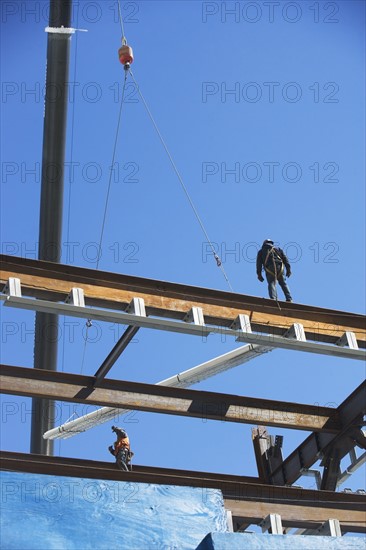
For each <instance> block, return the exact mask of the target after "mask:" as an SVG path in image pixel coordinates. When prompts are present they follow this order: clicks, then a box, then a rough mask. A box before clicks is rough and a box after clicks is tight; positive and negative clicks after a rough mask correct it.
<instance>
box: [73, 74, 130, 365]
mask: <svg viewBox="0 0 366 550" xmlns="http://www.w3.org/2000/svg"><path fill="white" fill-rule="evenodd" d="M127 72H128V71H125V79H124V82H123V88H122V96H121V104H120V108H119V114H118V119H117V127H116V133H115V138H114V145H113V152H112V162H111V166H110V170H109V181H108V187H107V194H106V198H105V203H104V213H103V220H102V227H101V231H100V238H99V245H98V249H97V261H96V267H95V269H98V268H99V261H100V258H101V256H102V243H103V236H104V229H105V222H106V219H107V210H108V204H109V196H110V192H111V184H112V175H113V167H114V161H115V157H116V150H117V142H118V136H119V129H120V125H121V118H122V107H123V103H124V97H125V90H126V80H127ZM85 326H86V332H85V337H84V349H83V356H82V360H81V369H80V370H81V372H80V374H82V373H83V368H84V363H85V354H86V345H87V342H88V335H89V329H90V327H91V326H92V321H91V319H88V320H87V321H86V323H85Z"/></svg>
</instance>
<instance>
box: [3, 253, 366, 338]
mask: <svg viewBox="0 0 366 550" xmlns="http://www.w3.org/2000/svg"><path fill="white" fill-rule="evenodd" d="M0 262H1V271H0V283H3V284H6V282H7V281H8V279H9V278H11V277H15V278H19V279H20V280H21V284H22V292H23V294H24V295H27V296H32V297H35V298H39V299H46V300H50V301H57V300H59V301H65V298H66V296H67V295H68V294H69V292H70V289H71V288H73V287H78V288H82V289H83V291H84V294H85V299H86V303H87V305H89V306H93V307H103V308H106V309H117V308H118V309H119V310H121V309H122V310H123V309H125V308H126V307H127V305H128V304H129V303H130V302H131V300H132V299H133V298H135V297H140V298H142V299H144V301H145V306H146V313H147V315H148V316H156V317H159V316H160V317H165V318H172V319H179V320H183V319H184V318H185V316H186V315H187V313H188V312H189V311H190V310H191V309H192V307H199V308H201V309H202V310H203V315H204V319H205V323H206V324H207V325H210V324H212V325H218V326H223V327H230V326H231V325H232V323H233V322H234V321H235V319H236V318H237V316H238V315H240V314H246V315H248V316H249V317H250V322H251V325H252V329H253V330H255V331H256V332H264V333H267V334H268V333H270V334H274V335H283V334H284V333H285V332H286V330H288V329H289V328H290V327H291V326H292V325H293V324H294V323H300V324H302V325H303V327H304V330H305V334H306V338H307V339H308V340H314V341H316V342H326V343H336V342H337V341H338V340H339V339H340V338H341V337H342V336H343V335H344V334H345V333H346V332H347V331H350V332H354V333H355V335H356V338H357V341H358V345H359V347H363V348H365V347H366V326H365V317H364V316H363V315H359V314H354V313H347V312H341V311H336V310H331V309H324V308H317V307H312V306H307V305H302V304H294V303H286V302H281V308H279V307H278V304H277V303H276V302H275V301H274V300H269V299H265V298H256V297H253V296H246V295H243V294H236V293H233V292H224V291H220V290H212V289H207V288H200V287H194V286H188V285H183V284H177V283H169V282H165V281H157V280H153V279H144V278H142V277H132V276H130V275H122V274H120V273H109V272H105V271H95V270H93V269H86V268H80V267H74V266H69V265H61V264H54V263H52V262H44V261H39V260H30V259H25V258H17V257H15V256H6V255H2V256H0Z"/></svg>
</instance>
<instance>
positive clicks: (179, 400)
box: [0, 365, 341, 433]
mask: <svg viewBox="0 0 366 550" xmlns="http://www.w3.org/2000/svg"><path fill="white" fill-rule="evenodd" d="M94 381H95V378H94V377H91V376H81V375H76V374H69V373H63V372H54V371H44V370H38V369H30V368H24V367H14V366H9V365H1V366H0V387H1V391H2V392H3V393H6V394H14V395H24V396H32V397H39V398H42V399H55V400H60V401H68V402H73V403H88V404H91V405H102V406H107V407H116V408H121V409H133V410H135V409H136V410H142V411H148V412H158V413H163V414H175V415H180V416H190V417H198V418H202V419H208V420H221V421H228V422H239V423H244V424H258V423H265V424H266V425H269V426H277V427H282V428H293V429H299V430H307V431H309V430H312V431H320V432H331V433H338V431H339V430H340V429H341V425H340V423H339V422H338V420H337V418H336V417H335V416H334V413H335V410H336V409H333V408H330V407H318V406H314V405H303V404H298V403H287V402H280V401H272V400H268V399H257V398H252V397H241V396H235V395H228V394H221V393H214V392H205V391H198V390H190V389H182V388H174V387H168V386H160V385H155V384H141V383H137V382H126V381H119V380H109V379H107V380H102V381H101V382H100V383H99V385H98V387H96V388H93V383H94Z"/></svg>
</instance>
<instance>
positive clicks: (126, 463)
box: [108, 426, 133, 472]
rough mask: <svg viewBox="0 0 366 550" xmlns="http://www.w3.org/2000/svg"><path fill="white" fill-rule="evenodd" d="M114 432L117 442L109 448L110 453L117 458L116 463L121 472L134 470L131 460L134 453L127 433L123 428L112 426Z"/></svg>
mask: <svg viewBox="0 0 366 550" xmlns="http://www.w3.org/2000/svg"><path fill="white" fill-rule="evenodd" d="M112 432H114V433H115V434H116V436H117V441H115V443H114V445H110V446H109V447H108V450H109V452H110V453H111V454H112V455H113V456H114V457H116V463H117V466H118V467H119V468H121V470H125V471H127V472H128V470H132V466H131V459H132V457H133V452H132V451H131V449H130V440H129V437H128V435H127V432H125V430H123V429H122V428H117V427H116V426H112Z"/></svg>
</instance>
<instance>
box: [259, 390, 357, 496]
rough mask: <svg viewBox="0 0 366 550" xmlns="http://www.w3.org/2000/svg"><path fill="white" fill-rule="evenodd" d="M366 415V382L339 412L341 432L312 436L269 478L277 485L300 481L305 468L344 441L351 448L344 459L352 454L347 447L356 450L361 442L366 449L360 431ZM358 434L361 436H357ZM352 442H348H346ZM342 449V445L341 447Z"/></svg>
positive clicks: (344, 452)
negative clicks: (355, 447)
mask: <svg viewBox="0 0 366 550" xmlns="http://www.w3.org/2000/svg"><path fill="white" fill-rule="evenodd" d="M365 414H366V382H363V383H362V384H360V385H359V386H358V387H357V388H356V389H355V390H354V391H353V392H352V393H351V394H350V395H349V396H348V397H347V398H346V399H345V400H344V401H343V402H342V403H341V404H340V405H339V407H338V408H337V415H338V420H339V421H340V422H341V425H342V429H341V430H340V431H339V433H338V434H326V433H323V434H319V433H312V434H311V435H309V436H308V437H307V438H306V439H305V441H303V442H302V443H301V444H300V445H299V446H298V447H297V448H296V449H295V450H294V451H293V452H292V453H291V454H290V455H289V456H288V457H287V458H286V459H285V460H284V461H283V462H282V464H281V465H280V466H279V467H278V468H277V469H276V470H274V471H273V472H272V473H271V474H270V478H271V480H272V482H273V483H275V484H276V485H285V484H291V483H295V481H296V480H297V479H298V478H299V477H301V475H302V473H301V471H302V469H303V468H311V466H312V465H313V464H314V463H315V462H316V461H317V460H318V459H319V456H324V455H327V454H329V453H331V452H332V450H333V449H334V448H336V447H337V445H340V444H341V443H342V439H345V440H346V442H347V443H348V446H347V445H346V446H345V450H344V451H343V453H341V455H339V449H338V455H339V456H341V458H343V456H344V455H345V454H346V453H347V452H349V450H348V447H349V446H350V447H351V448H353V447H354V446H355V445H356V440H357V439H358V445H359V446H360V447H362V446H363V448H365V441H366V438H365V436H364V435H363V432H362V431H361V429H360V428H361V426H362V424H363V417H364V415H365ZM357 432H359V434H357ZM347 440H349V441H347ZM340 446H342V445H340Z"/></svg>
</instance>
